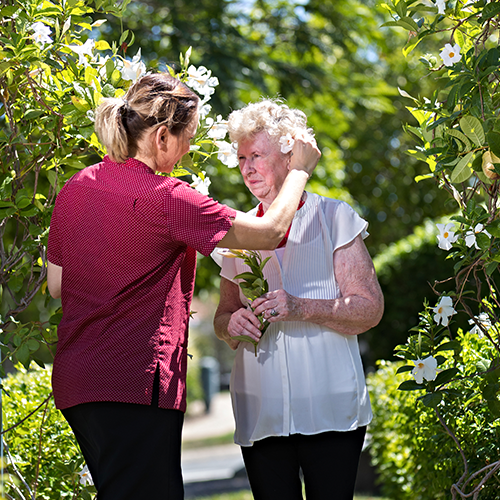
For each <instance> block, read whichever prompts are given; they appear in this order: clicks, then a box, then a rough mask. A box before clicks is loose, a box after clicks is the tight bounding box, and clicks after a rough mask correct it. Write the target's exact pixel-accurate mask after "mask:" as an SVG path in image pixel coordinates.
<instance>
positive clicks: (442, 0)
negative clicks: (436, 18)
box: [436, 0, 446, 15]
mask: <svg viewBox="0 0 500 500" xmlns="http://www.w3.org/2000/svg"><path fill="white" fill-rule="evenodd" d="M436 6H437V8H438V14H443V15H444V10H445V9H446V0H436Z"/></svg>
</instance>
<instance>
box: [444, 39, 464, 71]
mask: <svg viewBox="0 0 500 500" xmlns="http://www.w3.org/2000/svg"><path fill="white" fill-rule="evenodd" d="M439 56H440V57H441V59H442V60H443V63H444V65H445V66H453V65H454V64H455V63H456V62H458V61H460V59H461V58H462V55H461V54H460V45H458V43H456V44H455V45H451V44H449V43H447V44H446V45H445V46H444V49H443V50H442V51H441V52H440V53H439Z"/></svg>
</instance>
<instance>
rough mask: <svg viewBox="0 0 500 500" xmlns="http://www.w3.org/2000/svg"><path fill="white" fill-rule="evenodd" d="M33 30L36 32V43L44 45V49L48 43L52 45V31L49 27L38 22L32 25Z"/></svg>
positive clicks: (34, 36) (34, 34)
mask: <svg viewBox="0 0 500 500" xmlns="http://www.w3.org/2000/svg"><path fill="white" fill-rule="evenodd" d="M31 29H32V30H33V31H34V33H33V35H32V37H33V40H34V41H35V42H36V43H38V44H40V45H42V47H43V46H44V45H45V44H46V43H52V38H50V36H49V35H50V33H51V31H50V28H49V27H48V26H46V25H45V24H43V23H40V22H36V23H33V24H32V25H31Z"/></svg>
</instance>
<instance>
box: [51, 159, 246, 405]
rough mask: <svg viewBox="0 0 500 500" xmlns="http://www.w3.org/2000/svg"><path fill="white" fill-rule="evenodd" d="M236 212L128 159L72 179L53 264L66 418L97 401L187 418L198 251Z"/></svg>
mask: <svg viewBox="0 0 500 500" xmlns="http://www.w3.org/2000/svg"><path fill="white" fill-rule="evenodd" d="M235 214H236V213H235V211H234V210H233V209H231V208H229V207H227V206H225V205H221V204H219V203H217V202H215V201H214V200H212V199H211V198H208V197H206V196H203V195H201V194H200V193H198V192H197V191H196V190H194V189H193V188H191V187H190V186H189V185H188V184H187V183H185V182H183V181H180V180H178V179H175V178H170V177H163V176H159V175H155V174H154V173H153V171H152V170H151V169H150V168H149V167H148V166H147V165H145V164H143V163H141V162H139V161H137V160H135V159H132V158H130V159H128V160H127V161H126V162H125V163H114V162H112V161H111V160H110V159H109V157H107V156H106V157H105V158H104V160H103V161H102V162H101V163H98V164H96V165H94V166H91V167H88V168H85V169H84V170H82V171H81V172H79V173H77V174H76V175H75V176H73V177H72V178H71V179H70V180H69V181H68V182H67V183H66V184H65V186H64V187H63V189H62V190H61V192H60V193H59V194H58V196H57V200H56V205H55V208H54V212H53V215H52V221H51V227H50V233H49V244H48V259H49V261H50V262H52V263H53V264H56V265H58V266H61V267H62V268H63V272H62V297H61V299H62V308H63V318H62V320H61V323H60V325H59V327H58V338H59V340H58V346H57V354H56V357H55V360H54V369H53V375H52V383H53V390H54V397H55V402H56V406H57V407H58V408H60V409H64V408H68V407H71V406H74V405H77V404H81V403H87V402H95V401H117V402H125V403H137V404H146V405H148V404H151V391H152V387H153V379H154V374H155V370H156V367H157V366H159V370H160V396H159V406H160V407H161V408H174V409H179V410H181V411H185V408H186V396H185V393H186V391H185V380H186V364H187V333H188V320H189V311H190V304H191V298H192V295H193V287H194V275H195V268H196V251H198V252H200V253H202V254H203V255H208V254H210V252H212V251H213V249H214V248H215V246H216V245H217V243H218V242H219V241H220V240H221V239H222V238H223V237H224V235H225V234H226V233H227V231H228V230H229V228H230V227H231V223H232V222H231V220H232V218H233V217H234V216H235Z"/></svg>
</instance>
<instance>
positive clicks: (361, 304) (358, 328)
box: [298, 295, 383, 335]
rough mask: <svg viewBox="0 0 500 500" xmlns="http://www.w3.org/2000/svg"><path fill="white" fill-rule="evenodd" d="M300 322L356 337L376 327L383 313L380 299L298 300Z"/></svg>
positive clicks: (353, 297) (358, 297)
mask: <svg viewBox="0 0 500 500" xmlns="http://www.w3.org/2000/svg"><path fill="white" fill-rule="evenodd" d="M298 301H299V304H300V305H299V308H300V311H299V312H298V315H299V317H300V320H301V321H308V322H311V323H316V324H318V325H322V326H326V327H327V328H330V329H332V330H334V331H336V332H338V333H342V334H344V335H358V334H360V333H364V332H366V331H367V330H369V329H370V328H373V327H374V326H376V325H377V324H378V323H379V321H380V319H381V318H382V313H383V303H381V301H380V299H372V298H367V297H362V296H356V295H354V296H349V297H341V298H338V299H330V300H327V299H325V300H316V299H298Z"/></svg>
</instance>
